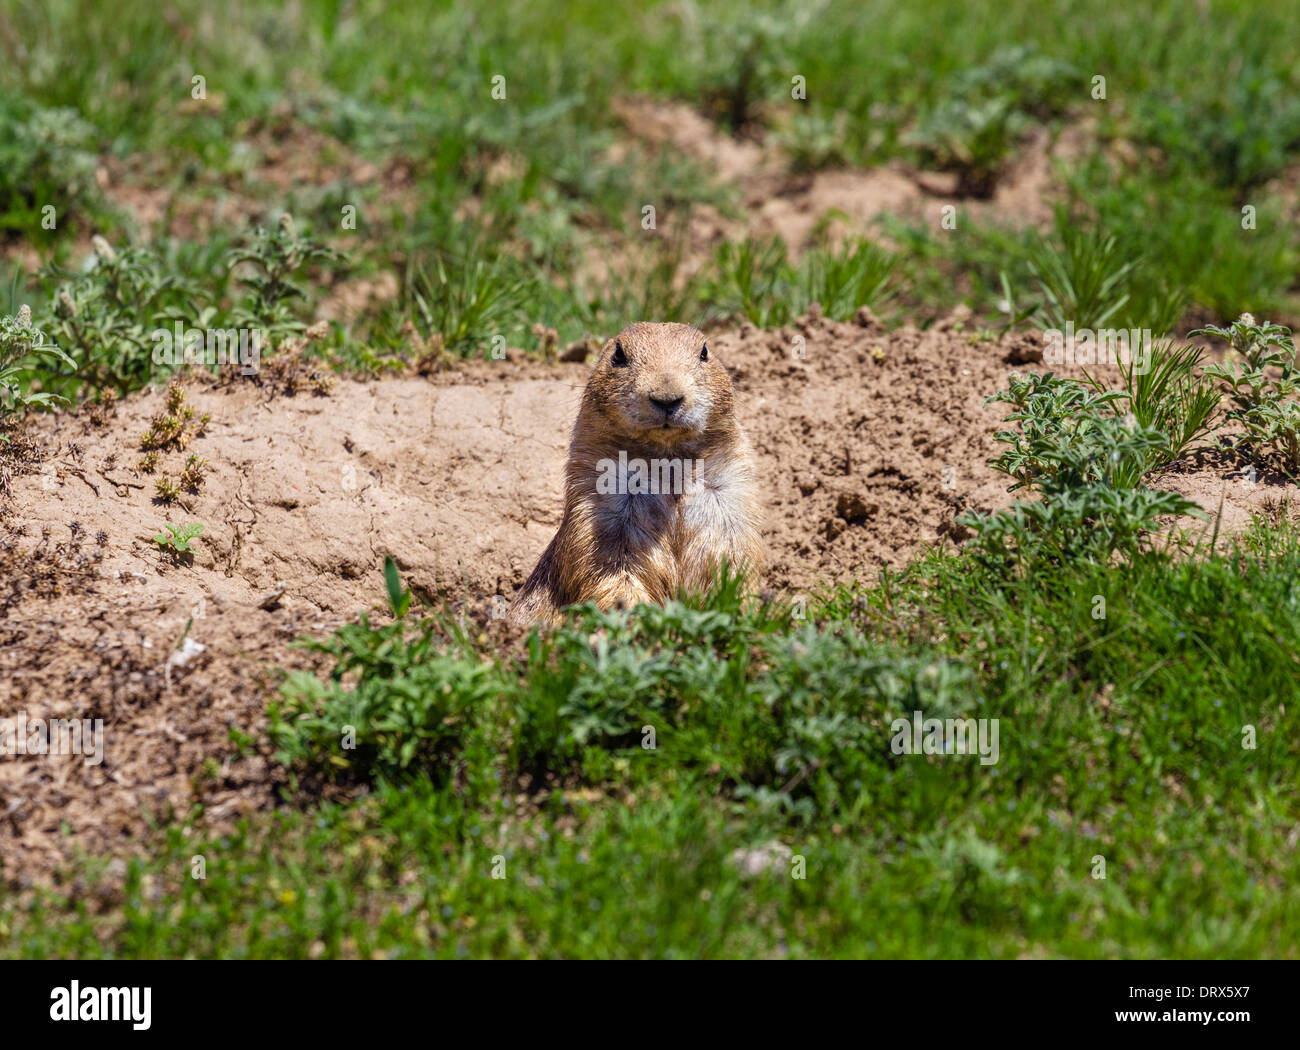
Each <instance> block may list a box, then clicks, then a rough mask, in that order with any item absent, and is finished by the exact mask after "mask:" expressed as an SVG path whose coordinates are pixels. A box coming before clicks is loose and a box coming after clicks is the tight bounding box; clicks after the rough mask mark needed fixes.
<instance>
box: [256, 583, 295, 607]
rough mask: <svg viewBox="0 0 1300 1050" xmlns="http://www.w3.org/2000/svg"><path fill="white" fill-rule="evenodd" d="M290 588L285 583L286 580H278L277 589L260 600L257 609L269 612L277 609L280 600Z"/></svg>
mask: <svg viewBox="0 0 1300 1050" xmlns="http://www.w3.org/2000/svg"><path fill="white" fill-rule="evenodd" d="M288 586H289V585H288V584H287V583H285V582H284V580H276V581H275V588H274V589H273V590H271V591H269V592H268V593H266V594H264V595H262V597H261V598H259V599H258V601H257V607H258V608H259V609H265V610H267V611H268V612H270V611H271V610H272V609H275V608H277V607H278V606H279V604H280V599H281V598H283V597H284V592H285V591H286V590H287V589H288Z"/></svg>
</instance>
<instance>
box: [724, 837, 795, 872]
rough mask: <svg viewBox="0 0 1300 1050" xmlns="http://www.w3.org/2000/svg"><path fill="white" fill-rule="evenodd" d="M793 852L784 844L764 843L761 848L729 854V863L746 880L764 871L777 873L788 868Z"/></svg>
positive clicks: (753, 847) (754, 847)
mask: <svg viewBox="0 0 1300 1050" xmlns="http://www.w3.org/2000/svg"><path fill="white" fill-rule="evenodd" d="M793 856H794V850H792V849H791V848H790V847H789V846H787V845H786V844H785V843H784V842H776V841H772V842H765V843H763V845H761V846H751V847H750V848H748V849H744V848H742V849H738V850H735V851H734V852H733V853H732V854H731V863H732V864H734V865H735V866H736V868H737V869H739V871H740V874H741V875H743V876H744V877H745V878H747V879H752V878H754V877H755V876H758V875H762V874H763V872H765V871H778V870H780V869H782V868H786V867H789V864H790V858H791V857H793Z"/></svg>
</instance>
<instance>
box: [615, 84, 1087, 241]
mask: <svg viewBox="0 0 1300 1050" xmlns="http://www.w3.org/2000/svg"><path fill="white" fill-rule="evenodd" d="M614 112H615V114H616V115H617V116H618V117H619V119H620V120H621V121H622V122H623V124H624V126H625V127H626V128H627V130H628V133H629V134H630V135H631V136H632V137H633V139H634V141H638V142H643V143H646V144H648V145H650V146H652V147H654V148H659V149H662V148H664V147H666V146H667V147H671V148H673V149H675V150H678V151H680V152H681V153H682V154H683V155H685V156H687V157H690V158H691V159H693V160H694V161H696V162H698V163H699V164H700V165H701V166H702V167H704V168H705V169H706V170H708V171H710V172H711V173H712V174H713V176H714V177H715V178H716V179H717V180H718V182H720V183H724V184H726V183H730V184H732V185H734V186H736V187H737V188H738V189H739V191H740V195H741V203H742V214H743V215H744V219H743V221H741V220H735V219H729V218H727V217H724V216H723V215H721V214H720V213H718V212H717V211H716V210H715V209H712V208H709V207H699V208H696V209H695V210H694V211H693V213H692V215H691V226H690V229H689V230H688V231H687V233H688V235H689V236H688V242H689V244H690V246H691V249H692V251H694V252H699V251H703V250H705V249H707V248H708V246H709V245H711V244H715V243H718V242H721V241H723V240H741V239H744V238H745V237H746V236H755V237H764V236H773V235H775V236H779V237H781V238H782V239H783V240H784V241H785V242H786V244H788V245H790V247H791V249H792V250H793V251H795V252H796V253H798V252H801V251H803V250H804V249H805V248H807V247H808V246H809V245H810V244H811V243H812V241H813V240H814V238H815V236H816V235H817V234H819V233H820V232H821V231H822V230H823V229H826V230H827V232H829V233H830V235H831V237H832V239H835V238H838V237H841V236H851V235H861V234H864V233H872V232H874V233H879V228H878V225H879V221H880V220H881V219H883V218H885V217H891V218H897V219H905V220H909V221H913V222H924V223H928V224H930V225H932V226H933V227H934V228H935V229H939V228H940V226H941V220H942V218H943V214H944V213H943V208H944V206H947V205H952V206H957V207H960V208H962V209H965V210H968V211H969V212H970V213H971V214H972V215H973V216H974V217H975V218H976V220H977V221H981V222H988V223H993V224H995V225H1008V226H1023V225H1033V226H1038V227H1045V226H1047V225H1049V224H1050V223H1051V221H1052V206H1053V203H1054V202H1056V201H1058V200H1059V199H1061V197H1062V188H1061V185H1060V180H1059V179H1058V178H1057V177H1056V173H1055V171H1054V166H1055V164H1056V163H1057V162H1061V163H1066V164H1068V163H1071V162H1074V161H1077V159H1078V158H1079V157H1080V156H1082V155H1084V154H1085V153H1087V152H1088V150H1089V149H1090V148H1092V147H1094V146H1095V144H1096V143H1095V136H1096V127H1095V121H1091V120H1085V121H1081V122H1079V123H1078V124H1074V125H1070V126H1068V127H1066V128H1065V129H1063V130H1062V131H1061V132H1060V133H1059V134H1057V135H1053V134H1052V133H1050V132H1049V131H1048V130H1047V129H1045V128H1044V129H1040V130H1039V131H1038V132H1037V133H1036V134H1034V135H1033V136H1032V137H1031V138H1030V139H1029V140H1028V141H1027V142H1025V143H1024V144H1023V146H1022V148H1021V149H1020V150H1019V151H1018V153H1017V155H1016V156H1015V158H1014V159H1013V160H1012V162H1011V163H1010V164H1009V165H1008V168H1007V170H1006V171H1005V172H1004V173H1003V174H1002V176H1001V177H1000V178H999V179H998V181H997V185H996V188H995V191H994V194H993V196H992V198H991V199H990V200H987V201H982V200H974V199H970V198H967V197H963V196H962V195H961V194H960V192H959V190H958V179H957V176H956V174H955V173H951V172H934V171H917V170H914V169H912V168H909V167H907V166H906V165H903V164H901V163H891V164H887V165H883V166H880V167H876V168H870V169H858V168H842V169H828V170H822V171H816V172H811V173H800V172H796V171H793V170H792V169H791V165H790V163H789V158H788V157H787V156H785V154H784V152H783V151H782V150H781V149H780V148H779V147H777V146H774V145H770V144H768V143H760V142H758V141H755V140H753V139H744V138H735V137H733V136H730V135H728V134H727V133H726V132H724V131H723V130H722V129H720V128H719V127H718V126H717V125H716V124H714V123H713V122H711V121H710V120H708V119H707V118H706V117H704V116H702V115H701V114H699V113H697V112H696V111H695V110H693V109H692V108H691V107H690V106H688V105H685V104H684V103H678V102H662V101H656V100H652V99H645V98H625V99H620V100H618V101H617V102H616V103H615V106H614ZM666 218H667V221H666V222H665V227H664V228H665V231H667V232H672V231H671V229H670V223H671V216H667V217H666ZM828 222H829V226H827V223H828Z"/></svg>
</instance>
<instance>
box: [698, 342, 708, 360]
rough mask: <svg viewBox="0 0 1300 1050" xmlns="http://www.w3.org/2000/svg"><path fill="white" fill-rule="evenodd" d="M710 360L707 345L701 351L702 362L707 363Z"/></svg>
mask: <svg viewBox="0 0 1300 1050" xmlns="http://www.w3.org/2000/svg"><path fill="white" fill-rule="evenodd" d="M708 359H709V344H708V343H705V344H704V347H703V349H701V350H700V360H701V361H707V360H708Z"/></svg>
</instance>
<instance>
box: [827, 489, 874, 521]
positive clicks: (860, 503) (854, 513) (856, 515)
mask: <svg viewBox="0 0 1300 1050" xmlns="http://www.w3.org/2000/svg"><path fill="white" fill-rule="evenodd" d="M877 506H878V504H875V503H868V502H867V501H866V500H864V499H863V498H862V497H861V496H858V495H855V494H853V493H848V492H845V493H842V494H841V495H840V497H839V498H838V499H837V500H836V501H835V514H836V516H837V517H840V518H843V519H844V520H845V521H847V522H848V523H849V524H850V525H862V524H864V523H865V522H866V520H867V519H868V518H870V517H871V515H873V514H875V513H876V509H877Z"/></svg>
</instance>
